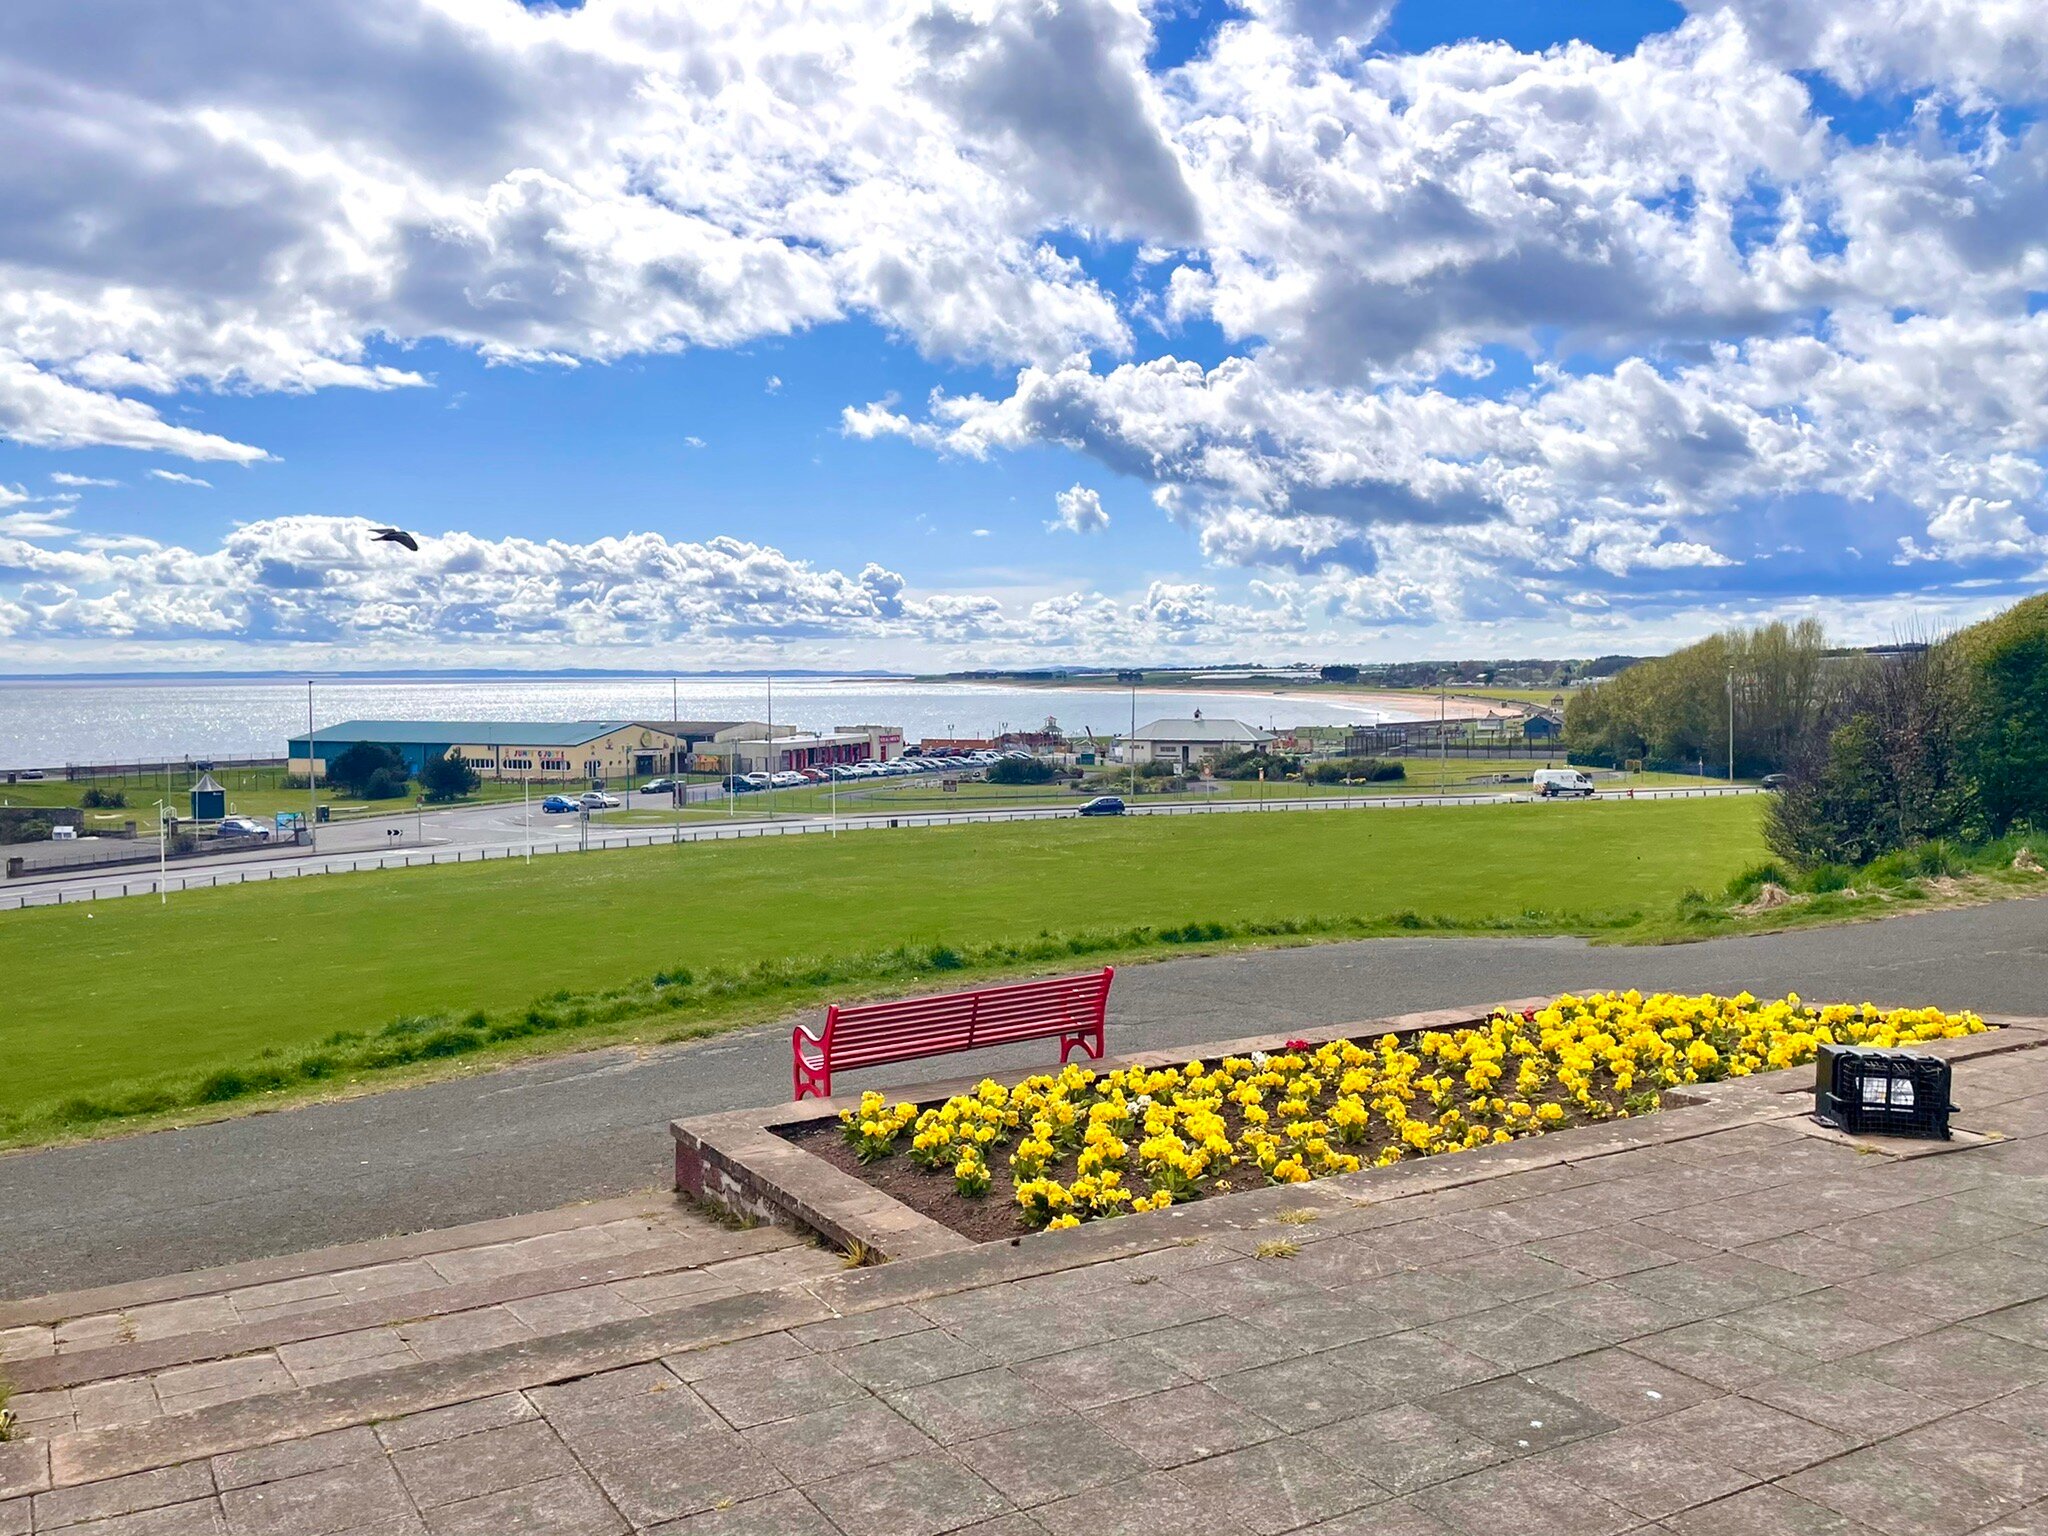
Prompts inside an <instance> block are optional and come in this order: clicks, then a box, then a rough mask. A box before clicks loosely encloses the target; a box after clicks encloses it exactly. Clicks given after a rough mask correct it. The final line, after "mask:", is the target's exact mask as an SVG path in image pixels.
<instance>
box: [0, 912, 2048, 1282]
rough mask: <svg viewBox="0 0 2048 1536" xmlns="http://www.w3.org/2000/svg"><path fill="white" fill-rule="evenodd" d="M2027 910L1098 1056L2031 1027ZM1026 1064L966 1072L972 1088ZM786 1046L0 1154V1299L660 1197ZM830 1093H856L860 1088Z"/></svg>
mask: <svg viewBox="0 0 2048 1536" xmlns="http://www.w3.org/2000/svg"><path fill="white" fill-rule="evenodd" d="M2044 976H2048V902H2044V901H2007V902H2001V903H1999V904H1996V905H1993V906H1987V907H1980V908H1974V909H1971V910H1967V911H1955V912H1933V913H1927V914H1923V915H1917V916H1911V917H1900V918H1893V919H1891V920H1890V921H1888V922H1884V923H1866V924H1861V925H1856V926H1851V927H1845V928H1828V929H1812V930H1808V931H1805V932H1801V933H1791V934H1781V935H1776V936H1769V937H1759V938H1743V939H1722V940H1715V941H1712V942H1709V943H1703V944H1686V945H1676V946H1671V947H1666V948H1658V949H1613V948H1597V947H1593V946H1589V945H1587V944H1584V943H1582V942H1579V941H1577V940H1570V939H1523V940H1492V939H1412V940H1410V939H1384V940H1373V941H1369V942H1365V943H1356V944H1328V945H1317V946H1313V947H1310V948H1304V949H1286V950H1268V951H1263V952H1253V953H1241V954H1233V955H1223V956H1216V957H1212V958H1191V959H1184V960H1170V961H1164V962H1161V963H1159V964H1155V965H1141V966H1131V967H1128V968H1126V969H1125V970H1123V971H1121V972H1120V973H1119V975H1118V977H1117V983H1116V990H1115V994H1114V996H1113V998H1112V999H1111V1006H1110V1035H1111V1039H1112V1042H1113V1044H1114V1047H1115V1048H1117V1049H1124V1050H1145V1049H1153V1048H1156V1047H1163V1046H1177V1045H1184V1044H1192V1043H1195V1042H1199V1041H1203V1040H1218V1039H1229V1038H1232V1037H1234V1036H1238V1035H1242V1034H1245V1033H1246V1032H1247V1031H1248V1030H1249V1029H1251V1028H1252V1027H1254V1025H1257V1027H1265V1026H1266V1025H1268V1024H1270V1026H1271V1027H1272V1028H1274V1029H1289V1028H1294V1027H1300V1028H1304V1029H1309V1028H1315V1027H1318V1026H1322V1025H1328V1024H1333V1023H1342V1022H1346V1021H1349V1020H1352V1019H1360V1018H1373V1017H1380V1016H1384V1015H1387V1014H1393V1013H1403V1012H1409V1011H1412V1010H1415V1009H1421V1008H1438V1007H1448V1006H1454V1005H1481V1004H1485V1003H1489V1002H1492V1001H1494V1000H1495V999H1498V998H1502V997H1514V996H1520V995H1533V994H1536V993H1542V992H1556V991H1561V990H1564V989H1567V988H1571V987H1590V986H1622V987H1626V986H1642V987H1646V988H1647V987H1673V988H1682V989H1689V990H1693V991H1699V990H1704V989H1709V988H1712V989H1715V990H1722V991H1729V992H1733V991H1739V990H1740V989H1741V988H1743V987H1749V988H1751V989H1752V990H1754V991H1756V992H1757V993H1759V994H1764V993H1782V992H1784V991H1787V990H1790V989H1797V990H1798V991H1799V992H1801V993H1802V994H1804V995H1806V996H1808V997H1813V998H1824V997H1844V998H1852V999H1858V1000H1860V999H1863V998H1866V997H1868V998H1873V999H1875V1000H1878V1001H1882V1002H1894V1003H1937V1004H1940V1005H1942V1006H1944V1007H1949V1008H1959V1007H1971V1008H1977V1009H1980V1010H1985V1011H1995V1012H2008V1013H2035V1012H2039V1011H2041V999H2042V978H2043V977H2044ZM1045 1059H1046V1058H1045V1056H1044V1055H1043V1052H1042V1051H1040V1050H1039V1049H1038V1048H1036V1047H1022V1048H1018V1049H1016V1050H1012V1051H1009V1052H988V1053H982V1054H980V1055H977V1056H976V1057H974V1058H973V1065H974V1067H975V1068H976V1069H981V1068H983V1067H984V1066H985V1067H986V1068H987V1069H988V1070H991V1071H995V1070H1000V1069H1003V1068H1005V1067H1008V1066H1013V1065H1020V1064H1031V1063H1036V1062H1042V1061H1044V1060H1045ZM788 1073H789V1030H788V1028H787V1026H774V1027H768V1028H761V1029H750V1030H745V1031H741V1032H738V1033H734V1034H731V1035H726V1036H722V1037H720V1038H717V1039H714V1040H710V1041H706V1042H703V1043H700V1044H697V1045H693V1046H682V1047H671V1048H666V1049H660V1050H651V1051H644V1052H643V1051H623V1050H607V1051H596V1052H588V1053H584V1054H581V1055H574V1056H567V1057H560V1058H557V1059H555V1060H552V1061H545V1062H540V1063H537V1064H534V1065H532V1066H526V1067H518V1068H513V1069H508V1070H504V1071H499V1072H493V1073H488V1074H482V1075H476V1076H464V1077H458V1078H455V1079H452V1080H450V1081H447V1082H443V1083H437V1084H432V1085H429V1086H425V1087H419V1088H410V1089H402V1090H397V1091H393V1092H389V1093H383V1094H378V1095H375V1096H373V1097H367V1098H361V1099H354V1100H350V1101H347V1102H344V1103H335V1104H325V1105H316V1106H312V1107H309V1108H305V1109H300V1110H295V1111H292V1112H289V1113H283V1114H270V1115H258V1116H252V1117H249V1118H245V1119H240V1120H230V1121H224V1122H220V1123H218V1124H214V1125H208V1126H199V1127H195V1128H193V1129H190V1130H184V1131H169V1132H164V1133H161V1134H158V1135H153V1136H139V1137H127V1138H122V1139H117V1140H112V1141H104V1142H97V1143H92V1144H89V1145H85V1146H78V1147H70V1148H64V1149H59V1150H55V1151H49V1152H39V1153H30V1154H17V1155H13V1156H0V1212H4V1213H5V1225H6V1228H7V1230H8V1232H9V1234H10V1235H11V1237H12V1238H13V1241H11V1242H8V1243H0V1296H19V1295H23V1294H25V1293H27V1292H30V1291H41V1290H50V1289H55V1288H58V1287H71V1286H83V1285H99V1284H106V1283H110V1282H113V1281H118V1280H125V1279H132V1278H135V1277H138V1276H143V1275H150V1274H156V1273H160V1272H162V1271H163V1270H165V1269H195V1268H199V1267H201V1266H205V1265H213V1264H226V1263H232V1262H235V1261H237V1260H242V1259H249V1258H256V1257H263V1256H267V1255H274V1254H282V1253H291V1252H294V1251H297V1250H300V1249H305V1248H310V1247H314V1246H317V1245H320V1244H327V1243H347V1242H355V1241H359V1240H362V1239H365V1238H371V1237H378V1236H382V1235H384V1234H386V1233H390V1232H394V1231H398V1232H405V1231H415V1230H419V1229H422V1228H428V1227H437V1226H447V1225H451V1224H454V1223H458V1222H469V1221H479V1220H483V1219H486V1218H490V1217H498V1216H507V1215H513V1214H518V1213H521V1212H528V1211H536V1210H544V1209H547V1208H548V1207H551V1206H555V1205H560V1204H563V1203H565V1202H568V1201H572V1200H583V1199H593V1198H600V1197H605V1196H611V1195H618V1194H624V1193H626V1192H628V1191H631V1190H635V1189H644V1188H647V1187H648V1186H650V1185H654V1184H657V1183H660V1182H662V1181H663V1180H664V1178H665V1173H666V1167H667V1158H668V1153H669V1142H668V1137H667V1126H668V1122H669V1121H670V1120H671V1119H673V1118H676V1117H677V1116H690V1115H700V1114H709V1113H712V1112H714V1111H717V1110H721V1109H732V1108H738V1107H742V1106H746V1105H752V1104H770V1103H774V1102H776V1101H777V1100H778V1099H781V1098H783V1097H784V1096H786V1095H787V1093H788V1091H789V1088H788V1083H789V1075H788ZM847 1085H848V1086H850V1087H853V1088H856V1089H858V1088H859V1087H861V1086H863V1080H862V1078H861V1077H860V1076H858V1075H854V1076H851V1077H849V1078H848V1079H847Z"/></svg>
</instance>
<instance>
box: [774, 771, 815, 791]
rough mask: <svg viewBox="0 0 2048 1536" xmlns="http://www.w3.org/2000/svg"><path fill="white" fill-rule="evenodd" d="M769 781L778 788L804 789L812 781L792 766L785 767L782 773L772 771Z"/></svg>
mask: <svg viewBox="0 0 2048 1536" xmlns="http://www.w3.org/2000/svg"><path fill="white" fill-rule="evenodd" d="M768 781H769V782H770V783H771V784H773V785H774V786H775V787H776V788H777V789H802V788H803V787H804V786H805V785H806V784H808V783H810V782H811V781H810V780H809V779H807V778H805V777H804V776H803V775H802V774H800V773H798V772H796V770H794V769H792V768H785V769H783V770H782V772H780V773H771V774H770V775H769V776H768Z"/></svg>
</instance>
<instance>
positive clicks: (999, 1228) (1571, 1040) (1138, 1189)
mask: <svg viewBox="0 0 2048 1536" xmlns="http://www.w3.org/2000/svg"><path fill="white" fill-rule="evenodd" d="M1985 1027H1986V1026H1985V1024H1984V1021H1983V1020H1982V1019H1980V1018H1978V1017H1977V1016H1976V1015H1975V1014H1972V1013H1956V1014H1948V1013H1943V1012H1941V1011H1940V1010H1938V1009H1933V1008H1907V1009H1892V1010H1888V1011H1887V1010H1881V1009H1878V1008H1877V1007H1875V1006H1873V1005H1872V1004H1869V1003H1860V1004H1849V1003H1837V1004H1828V1005H1826V1006H1823V1007H1814V1006H1812V1005H1810V1004H1807V1003H1805V1002H1803V1001H1802V1000H1801V999H1800V998H1799V997H1798V996H1797V995H1796V994H1794V995H1791V996H1787V997H1785V998H1782V999H1779V1000H1777V1001H1774V1002H1760V1001H1758V1000H1757V999H1756V998H1754V997H1752V996H1750V995H1749V994H1748V993H1746V992H1744V993H1741V994H1739V995H1737V996H1735V997H1717V996H1713V995H1702V996H1699V997H1681V996H1676V995H1672V994H1668V993H1660V994H1658V995H1656V996H1652V997H1645V996H1643V995H1642V994H1641V993H1639V992H1634V991H1630V992H1619V993H1614V992H1609V993H1597V994H1593V995H1589V996H1584V997H1578V996H1565V997H1561V998H1559V999H1557V1001H1555V1002H1553V1003H1551V1004H1550V1005H1549V1006H1547V1007H1545V1008H1542V1009H1531V1010H1529V1011H1528V1012H1526V1013H1519V1014H1517V1013H1507V1012H1500V1013H1496V1014H1494V1015H1493V1016H1492V1017H1491V1018H1489V1019H1488V1020H1487V1021H1486V1022H1485V1023H1484V1024H1481V1025H1476V1026H1473V1027H1470V1028H1465V1029H1457V1030H1431V1031H1427V1032H1424V1033H1422V1034H1420V1035H1419V1036H1415V1037H1412V1038H1404V1037H1401V1036H1397V1035H1385V1036H1382V1037H1380V1038H1378V1039H1376V1040H1337V1041H1332V1042H1330V1043H1329V1044H1326V1045H1320V1046H1313V1047H1311V1046H1309V1045H1308V1043H1307V1042H1305V1041H1304V1042H1299V1043H1298V1044H1297V1043H1292V1042H1291V1043H1290V1046H1289V1048H1288V1049H1286V1050H1283V1051H1281V1052H1278V1053H1274V1054H1266V1053H1263V1052H1261V1053H1254V1054H1252V1055H1250V1056H1228V1057H1225V1058H1223V1059H1222V1060H1220V1061H1211V1062H1203V1061H1191V1062H1188V1063H1186V1064H1185V1065H1182V1066H1174V1067H1163V1068H1145V1067H1128V1068H1119V1069H1117V1070H1114V1071H1109V1072H1095V1071H1091V1070H1089V1069H1087V1068H1083V1067H1079V1066H1073V1065H1069V1066H1067V1067H1065V1068H1063V1069H1062V1070H1061V1071H1060V1072H1059V1073H1058V1074H1056V1075H1048V1074H1042V1075H1039V1076H1036V1077H1031V1078H1027V1079H1025V1081H1023V1082H1022V1083H1020V1084H1018V1085H1017V1086H1016V1087H1014V1088H1006V1087H1004V1086H1003V1085H1002V1084H1000V1083H997V1082H995V1081H993V1080H989V1081H984V1082H982V1083H981V1084H979V1085H978V1086H977V1087H976V1089H975V1091H974V1092H973V1093H971V1094H963V1095H960V1096H958V1097H955V1098H951V1099H948V1100H946V1101H945V1102H944V1103H942V1104H937V1105H933V1106H930V1107H928V1108H924V1109H922V1110H921V1109H920V1108H919V1107H918V1106H916V1105H914V1104H907V1103H899V1104H890V1103H889V1102H888V1101H887V1100H886V1099H884V1098H883V1096H882V1095H880V1094H876V1093H868V1094H864V1095H862V1097H861V1101H860V1103H859V1105H858V1106H857V1107H855V1108H853V1109H850V1110H847V1111H846V1112H845V1113H844V1114H843V1115H842V1116H841V1117H840V1122H839V1124H837V1125H836V1126H835V1125H833V1124H831V1123H830V1122H827V1123H825V1124H823V1125H820V1126H812V1127H809V1128H806V1129H805V1130H804V1131H801V1132H798V1133H797V1136H798V1139H799V1140H801V1141H802V1142H803V1144H804V1145H805V1146H806V1147H807V1148H808V1149H809V1150H811V1151H814V1152H817V1153H819V1154H821V1155H823V1156H825V1157H827V1158H828V1159H829V1160H830V1161H832V1162H834V1163H837V1164H838V1165H839V1166H841V1167H845V1168H849V1169H851V1170H852V1171H854V1172H856V1173H857V1174H858V1175H859V1176H860V1177H862V1178H865V1179H867V1180H869V1181H870V1182H871V1183H874V1184H876V1185H878V1186H879V1187H881V1188H882V1189H884V1190H886V1191H887V1192H888V1193H889V1194H891V1195H894V1196H895V1197H896V1198H898V1199H901V1200H903V1201H904V1202H905V1203H907V1204H909V1205H910V1206H912V1207H913V1208H914V1209H916V1210H919V1211H921V1212H923V1213H924V1214H925V1215H928V1216H931V1217H933V1218H934V1219H935V1220H938V1221H942V1222H944V1223H946V1224H947V1225H948V1226H951V1227H953V1228H954V1229H955V1230H957V1231H960V1232H962V1233H964V1234H966V1235H967V1236H970V1237H977V1238H982V1239H984V1240H986V1239H990V1238H996V1237H1002V1236H1007V1235H1009V1234H1012V1233H1014V1232H1016V1231H1018V1230H1019V1229H1028V1228H1036V1227H1072V1226H1078V1225H1080V1224H1081V1223H1082V1222H1084V1221H1091V1220H1099V1219H1102V1218H1104V1217H1111V1216H1119V1215H1122V1214H1124V1213H1125V1212H1127V1211H1145V1210H1159V1209H1162V1208H1164V1207H1165V1206H1168V1205H1171V1204H1174V1203H1176V1202H1179V1201H1186V1200H1195V1199H1199V1198H1201V1197H1202V1196H1203V1195H1206V1194H1210V1193H1217V1194H1222V1193H1227V1192H1229V1191H1231V1190H1243V1189H1251V1188H1257V1187H1261V1186H1263V1185H1267V1184H1297V1183H1304V1182H1306V1181H1307V1180H1310V1179H1314V1178H1321V1177H1326V1176H1328V1175H1330V1174H1338V1173H1354V1172H1357V1171H1358V1170H1359V1169H1361V1168H1364V1167H1367V1166H1373V1167H1385V1166H1387V1165H1389V1164H1391V1163H1396V1162H1400V1161H1402V1160H1404V1159H1408V1158H1415V1157H1430V1156H1434V1155H1436V1154H1438V1153H1444V1152H1458V1151H1464V1150H1466V1149H1468V1148H1472V1147H1481V1146H1487V1145H1491V1144H1497V1143H1502V1142H1509V1141H1514V1140H1516V1139H1518V1138H1521V1137H1525V1136H1536V1135H1541V1134H1543V1133H1544V1132H1546V1131H1551V1130H1559V1129H1563V1128H1566V1127H1569V1126H1574V1125H1584V1124H1588V1123H1590V1122H1594V1121H1600V1120H1611V1119H1617V1118H1623V1117H1627V1116H1631V1115H1641V1114H1647V1113H1650V1112H1651V1111H1653V1110H1655V1109H1656V1108H1657V1107H1658V1105H1659V1102H1660V1100H1659V1095H1660V1094H1661V1092H1662V1091H1663V1090H1664V1089H1667V1088H1675V1087H1680V1086H1682V1085H1685V1084H1689V1083H1711V1082H1718V1081H1721V1080H1722V1079H1725V1078H1732V1077H1746V1076H1749V1075H1750V1074H1751V1073H1755V1072H1763V1071H1770V1070H1774V1069H1778V1068H1783V1067H1795V1066H1800V1065H1804V1064H1806V1063H1810V1062H1811V1061H1812V1060H1813V1059H1814V1056H1815V1053H1816V1052H1817V1051H1818V1049H1819V1047H1820V1046H1821V1045H1823V1044H1825V1043H1829V1042H1849V1043H1853V1044H1867V1045H1876V1046H1883V1047H1891V1046H1898V1045H1911V1044H1914V1043H1917V1042H1920V1041H1925V1040H1938V1039H1948V1038H1952V1037H1955V1036H1960V1035H1972V1034H1977V1033H1979V1032H1981V1031H1982V1030H1983V1029H1984V1028H1985Z"/></svg>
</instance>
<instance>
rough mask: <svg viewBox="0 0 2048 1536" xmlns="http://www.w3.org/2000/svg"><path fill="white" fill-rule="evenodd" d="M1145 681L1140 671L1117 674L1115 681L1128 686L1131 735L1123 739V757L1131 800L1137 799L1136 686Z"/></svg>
mask: <svg viewBox="0 0 2048 1536" xmlns="http://www.w3.org/2000/svg"><path fill="white" fill-rule="evenodd" d="M1144 680H1145V674H1144V672H1143V670H1141V669H1135V670H1126V671H1123V672H1119V673H1117V681H1119V682H1123V683H1128V684H1130V688H1131V734H1130V735H1128V736H1126V737H1125V738H1124V756H1125V757H1126V758H1127V759H1129V761H1130V765H1131V798H1132V799H1133V800H1135V799H1137V798H1138V684H1139V683H1141V682H1143V681H1144Z"/></svg>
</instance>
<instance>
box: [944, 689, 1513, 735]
mask: <svg viewBox="0 0 2048 1536" xmlns="http://www.w3.org/2000/svg"><path fill="white" fill-rule="evenodd" d="M914 686H916V687H919V688H972V687H1006V688H1028V689H1030V690H1031V691H1032V692H1033V693H1092V694H1109V695H1111V696H1115V695H1118V694H1122V693H1124V692H1125V691H1126V690H1125V689H1123V688H1121V687H1118V686H1115V685H1111V686H1107V687H1105V686H1100V685H1097V684H1093V683H1040V682H1025V681H1011V682H1006V683H1001V684H993V683H979V682H974V683H970V682H967V681H965V680H962V679H951V678H918V679H915V681H914ZM1138 691H1139V692H1140V693H1145V692H1151V693H1154V694H1161V695H1167V694H1175V693H1199V694H1205V695H1208V696H1209V697H1212V698H1225V699H1255V700H1258V701H1259V702H1261V703H1267V704H1270V703H1271V701H1272V700H1274V699H1303V700H1308V701H1312V702H1316V703H1323V704H1329V705H1332V706H1349V707H1351V708H1354V709H1362V710H1365V711H1367V712H1369V713H1371V714H1374V715H1377V716H1379V717H1380V719H1382V720H1393V721H1406V720H1434V719H1436V718H1437V715H1436V711H1435V710H1433V709H1428V710H1425V709H1422V708H1419V707H1418V705H1419V704H1420V703H1421V701H1422V700H1424V699H1426V698H1430V697H1431V695H1429V694H1424V693H1420V692H1417V693H1404V692H1401V691H1400V690H1398V689H1397V690H1376V689H1362V690H1353V689H1349V688H1346V689H1332V690H1330V691H1329V692H1323V691H1322V690H1320V689H1318V690H1316V691H1314V692H1311V691H1309V690H1308V689H1304V688H1266V689H1252V688H1229V687H1222V686H1210V685H1207V684H1204V685H1201V686H1197V685H1195V684H1192V683H1189V684H1186V685H1180V684H1168V685H1165V686H1160V685H1157V684H1144V683H1141V684H1139V686H1138ZM1527 712H1528V711H1527V708H1526V706H1523V705H1520V704H1517V703H1515V702H1513V701H1512V700H1509V699H1478V698H1473V697H1471V696H1470V695H1468V694H1458V693H1453V694H1451V695H1450V696H1449V698H1448V699H1447V701H1446V709H1445V712H1444V717H1443V718H1445V719H1446V720H1484V719H1486V718H1487V717H1488V716H1489V715H1506V716H1511V717H1514V718H1517V719H1519V718H1520V717H1521V716H1522V715H1524V714H1526V713H1527ZM1302 723H1305V724H1316V723H1318V722H1314V721H1308V722H1302ZM1324 723H1330V724H1334V723H1336V722H1324Z"/></svg>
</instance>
